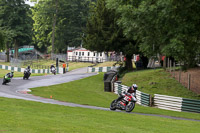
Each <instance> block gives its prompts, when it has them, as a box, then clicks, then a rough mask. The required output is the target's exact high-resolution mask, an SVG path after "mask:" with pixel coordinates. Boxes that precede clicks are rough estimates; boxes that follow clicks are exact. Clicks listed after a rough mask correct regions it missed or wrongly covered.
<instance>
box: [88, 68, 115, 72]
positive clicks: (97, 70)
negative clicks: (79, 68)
mask: <svg viewBox="0 0 200 133" xmlns="http://www.w3.org/2000/svg"><path fill="white" fill-rule="evenodd" d="M117 68H118V67H88V69H87V72H88V73H91V72H108V71H109V70H116V69H117Z"/></svg>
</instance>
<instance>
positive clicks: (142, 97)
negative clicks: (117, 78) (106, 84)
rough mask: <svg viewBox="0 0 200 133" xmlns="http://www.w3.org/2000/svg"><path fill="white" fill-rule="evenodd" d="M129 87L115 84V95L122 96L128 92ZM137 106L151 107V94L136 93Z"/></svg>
mask: <svg viewBox="0 0 200 133" xmlns="http://www.w3.org/2000/svg"><path fill="white" fill-rule="evenodd" d="M128 88H129V87H128V86H125V85H121V84H119V83H114V93H115V94H121V93H123V92H124V91H125V92H127V90H128ZM136 97H137V104H140V105H144V106H151V96H150V95H149V94H146V93H143V92H141V91H138V90H137V91H136Z"/></svg>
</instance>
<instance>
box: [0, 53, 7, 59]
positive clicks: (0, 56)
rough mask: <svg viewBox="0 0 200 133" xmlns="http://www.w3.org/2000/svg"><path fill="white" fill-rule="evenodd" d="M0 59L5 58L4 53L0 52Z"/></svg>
mask: <svg viewBox="0 0 200 133" xmlns="http://www.w3.org/2000/svg"><path fill="white" fill-rule="evenodd" d="M0 60H4V61H5V60H6V54H5V53H0Z"/></svg>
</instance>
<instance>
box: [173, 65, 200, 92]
mask: <svg viewBox="0 0 200 133" xmlns="http://www.w3.org/2000/svg"><path fill="white" fill-rule="evenodd" d="M171 75H172V77H174V78H175V79H176V80H178V81H180V83H181V84H182V85H183V86H185V87H186V88H188V89H190V90H191V91H193V92H195V93H197V94H200V67H198V68H192V69H189V70H187V71H186V72H183V71H175V72H174V71H172V72H171Z"/></svg>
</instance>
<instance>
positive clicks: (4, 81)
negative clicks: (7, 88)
mask: <svg viewBox="0 0 200 133" xmlns="http://www.w3.org/2000/svg"><path fill="white" fill-rule="evenodd" d="M9 82H11V78H10V77H9V76H8V75H6V76H4V78H3V83H2V85H6V84H7V83H9Z"/></svg>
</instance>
